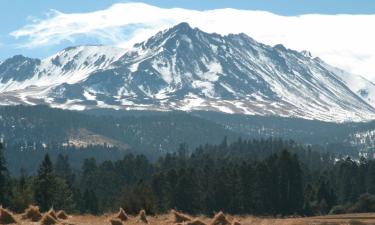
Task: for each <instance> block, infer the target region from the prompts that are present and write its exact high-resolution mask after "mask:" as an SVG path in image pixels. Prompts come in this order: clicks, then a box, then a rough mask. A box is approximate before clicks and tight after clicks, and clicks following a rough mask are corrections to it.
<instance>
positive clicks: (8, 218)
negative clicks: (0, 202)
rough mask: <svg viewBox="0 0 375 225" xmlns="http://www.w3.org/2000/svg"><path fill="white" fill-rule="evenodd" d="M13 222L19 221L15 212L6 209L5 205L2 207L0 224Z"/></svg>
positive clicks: (0, 208)
mask: <svg viewBox="0 0 375 225" xmlns="http://www.w3.org/2000/svg"><path fill="white" fill-rule="evenodd" d="M11 223H17V221H16V219H15V218H14V216H13V214H12V213H11V212H10V211H8V210H6V209H4V208H3V207H0V224H11Z"/></svg>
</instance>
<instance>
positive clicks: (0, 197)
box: [0, 143, 11, 206]
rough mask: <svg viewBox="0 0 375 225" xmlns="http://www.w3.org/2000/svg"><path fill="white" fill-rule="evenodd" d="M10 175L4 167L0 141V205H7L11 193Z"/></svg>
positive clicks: (4, 162)
mask: <svg viewBox="0 0 375 225" xmlns="http://www.w3.org/2000/svg"><path fill="white" fill-rule="evenodd" d="M10 190H11V187H10V177H9V172H8V169H7V167H6V161H5V157H4V149H3V145H2V144H1V143H0V205H3V206H8V205H9V201H10V197H11V196H10V195H11V192H10Z"/></svg>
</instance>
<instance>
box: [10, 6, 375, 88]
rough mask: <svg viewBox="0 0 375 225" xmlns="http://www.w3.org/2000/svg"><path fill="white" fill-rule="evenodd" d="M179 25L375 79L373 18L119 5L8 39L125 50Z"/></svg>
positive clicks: (55, 18)
mask: <svg viewBox="0 0 375 225" xmlns="http://www.w3.org/2000/svg"><path fill="white" fill-rule="evenodd" d="M179 22H188V23H190V24H191V26H193V27H198V28H200V29H202V30H204V31H206V32H216V33H220V34H228V33H241V32H242V33H246V34H248V35H249V36H251V37H253V38H254V39H255V40H257V41H259V42H263V43H266V44H270V45H275V44H278V43H282V44H284V45H285V46H287V47H288V48H291V49H295V50H300V51H301V50H309V51H311V52H312V54H313V55H314V56H319V57H321V58H322V59H324V60H325V61H327V62H328V63H330V64H332V65H334V66H338V67H341V68H343V69H345V70H347V71H349V72H352V73H355V74H361V75H363V76H365V77H367V78H368V79H370V80H373V81H375V69H374V65H375V44H374V40H375V31H374V29H373V25H374V24H375V15H317V14H316V15H315V14H312V15H301V16H280V15H275V14H272V13H269V12H264V11H248V10H235V9H217V10H209V11H196V10H187V9H179V8H174V9H163V8H158V7H155V6H151V5H147V4H143V3H120V4H115V5H113V6H112V7H110V8H108V9H105V10H101V11H95V12H90V13H78V14H65V13H61V12H58V11H51V12H50V15H49V16H48V17H47V18H46V19H41V20H35V19H34V20H33V21H32V22H31V23H30V24H29V25H26V26H25V27H22V28H20V29H19V30H16V31H14V32H12V33H11V35H12V36H14V37H16V38H26V40H27V42H25V45H24V47H25V46H28V47H30V48H34V47H40V46H44V45H54V44H58V43H61V42H63V41H71V42H74V41H75V39H76V38H78V37H82V36H85V37H91V38H93V37H94V38H96V39H98V40H101V41H103V42H105V43H112V44H114V45H119V46H123V47H128V46H130V45H132V44H134V43H135V42H139V41H143V40H145V39H147V38H148V37H150V36H151V35H153V34H155V33H156V32H157V31H159V30H162V29H166V28H168V27H170V26H173V25H175V24H177V23H179ZM26 44H27V45H26Z"/></svg>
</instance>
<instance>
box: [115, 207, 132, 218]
mask: <svg viewBox="0 0 375 225" xmlns="http://www.w3.org/2000/svg"><path fill="white" fill-rule="evenodd" d="M115 218H118V219H120V220H121V221H126V220H128V219H129V217H128V215H127V214H126V212H125V210H124V209H123V208H120V210H119V212H118V213H117V216H115Z"/></svg>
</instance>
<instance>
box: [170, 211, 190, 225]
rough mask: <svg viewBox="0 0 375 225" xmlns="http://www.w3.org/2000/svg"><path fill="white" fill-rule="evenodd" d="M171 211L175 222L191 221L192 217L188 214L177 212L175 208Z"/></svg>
mask: <svg viewBox="0 0 375 225" xmlns="http://www.w3.org/2000/svg"><path fill="white" fill-rule="evenodd" d="M172 213H173V215H174V221H175V223H182V222H187V221H192V218H191V217H190V216H188V215H185V214H183V213H179V212H177V211H176V210H172Z"/></svg>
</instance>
